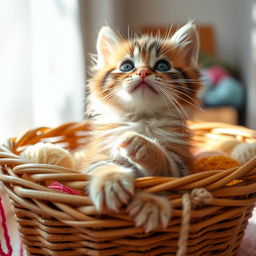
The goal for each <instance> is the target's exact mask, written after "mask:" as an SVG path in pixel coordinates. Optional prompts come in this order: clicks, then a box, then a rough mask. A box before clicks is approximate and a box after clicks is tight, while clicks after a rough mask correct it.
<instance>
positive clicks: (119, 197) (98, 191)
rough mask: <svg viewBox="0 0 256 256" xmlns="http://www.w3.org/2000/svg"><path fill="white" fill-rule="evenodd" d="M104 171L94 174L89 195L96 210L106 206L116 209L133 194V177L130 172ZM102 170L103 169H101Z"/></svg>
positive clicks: (124, 203)
mask: <svg viewBox="0 0 256 256" xmlns="http://www.w3.org/2000/svg"><path fill="white" fill-rule="evenodd" d="M122 170H124V169H121V171H113V172H111V171H106V173H104V174H102V173H99V174H95V175H94V176H93V177H92V179H91V183H90V186H89V194H90V197H91V199H92V201H93V203H94V205H95V207H96V209H97V210H98V211H100V210H102V208H103V207H106V208H107V209H109V210H113V211H118V209H120V208H121V207H122V206H123V205H126V204H127V203H128V202H129V200H130V198H131V197H132V196H133V194H134V181H133V180H134V177H133V174H132V173H131V172H127V171H126V172H124V171H122ZM103 172H104V171H103Z"/></svg>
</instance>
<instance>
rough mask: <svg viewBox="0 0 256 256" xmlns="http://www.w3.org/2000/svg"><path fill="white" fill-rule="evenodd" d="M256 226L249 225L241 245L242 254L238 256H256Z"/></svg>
mask: <svg viewBox="0 0 256 256" xmlns="http://www.w3.org/2000/svg"><path fill="white" fill-rule="evenodd" d="M255 237H256V224H254V223H253V222H251V223H249V224H248V226H247V228H246V230H245V235H244V238H243V241H242V243H241V247H240V252H239V253H238V255H237V256H255V255H256V238H255Z"/></svg>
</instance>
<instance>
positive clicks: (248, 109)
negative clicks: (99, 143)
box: [0, 0, 256, 140]
mask: <svg viewBox="0 0 256 256" xmlns="http://www.w3.org/2000/svg"><path fill="white" fill-rule="evenodd" d="M0 7H1V8H0V34H1V39H0V74H1V75H0V84H1V85H0V97H1V98H0V99H1V100H0V119H1V125H0V139H1V140H3V139H5V138H7V137H10V136H19V135H20V134H21V133H23V132H25V131H27V130H29V129H31V128H34V127H38V126H58V125H60V124H62V123H64V122H69V121H80V120H82V119H83V112H84V97H85V84H86V71H87V70H88V64H89V62H88V54H89V53H95V42H96V37H97V33H98V31H99V29H100V27H101V26H102V25H105V24H107V25H109V26H111V27H113V28H114V29H118V30H119V31H120V32H121V33H123V34H124V35H127V32H128V27H129V30H130V31H134V32H138V33H142V32H143V33H147V32H152V31H153V32H154V31H157V30H159V29H160V31H163V30H164V29H166V28H169V27H170V26H171V25H172V24H174V25H175V26H181V25H183V24H184V23H186V22H187V21H188V20H194V21H195V22H196V24H197V25H198V29H199V33H200V41H201V53H200V69H201V72H202V80H203V83H204V89H203V91H202V93H201V99H202V107H203V109H204V111H200V112H198V113H197V114H196V118H197V119H200V120H207V121H225V122H228V123H233V124H242V125H246V126H248V127H251V128H254V129H255V128H256V118H255V117H256V115H255V112H256V74H255V73H256V69H255V67H256V51H255V50H256V49H255V48H256V23H255V22H256V4H255V2H254V1H253V0H243V1H241V0H215V1H211V0H190V1H187V0H158V1H155V0H130V1H126V0H80V1H79V0H44V1H39V0H23V1H20V0H8V1H6V0H0Z"/></svg>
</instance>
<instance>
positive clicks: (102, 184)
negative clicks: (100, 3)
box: [83, 23, 200, 232]
mask: <svg viewBox="0 0 256 256" xmlns="http://www.w3.org/2000/svg"><path fill="white" fill-rule="evenodd" d="M198 51H199V40H198V34H197V31H196V28H195V26H194V24H192V23H187V24H186V25H185V26H183V27H181V28H180V29H179V30H178V31H177V32H175V33H174V35H173V36H171V37H170V36H169V35H167V36H166V37H164V38H159V37H153V36H147V35H144V36H141V37H135V38H132V39H130V38H129V39H127V40H125V39H123V38H121V37H120V36H119V35H117V34H116V33H115V32H114V31H112V30H111V29H110V28H109V27H103V28H102V29H101V30H100V32H99V35H98V40H97V63H96V65H95V67H94V69H93V75H92V78H91V79H90V81H89V90H90V95H89V107H88V112H87V114H88V115H90V116H92V117H93V130H92V137H91V141H90V143H89V144H88V146H87V148H86V149H87V150H86V154H85V158H84V159H83V165H85V166H86V168H85V172H86V173H89V174H91V181H90V185H89V194H90V197H91V199H92V201H93V203H94V205H95V206H96V208H97V209H98V210H99V211H100V210H101V209H102V207H106V208H108V209H110V210H114V211H118V209H120V207H122V206H124V205H127V206H128V207H127V210H128V211H129V214H130V215H131V216H132V217H134V219H135V223H136V225H137V226H142V225H143V226H145V229H146V231H147V232H148V231H150V230H152V229H155V228H156V227H158V226H163V227H166V226H167V224H168V221H169V218H170V214H171V207H170V203H169V202H168V200H167V199H166V198H164V197H161V196H158V195H152V194H149V193H144V192H136V193H135V191H134V178H136V177H141V176H175V177H181V176H185V175H187V174H188V173H189V170H191V169H192V160H191V159H192V157H191V153H190V144H189V139H190V133H189V129H188V127H187V126H186V120H187V119H188V116H189V111H190V110H191V109H192V107H196V106H197V97H196V93H197V91H198V90H199V88H200V82H199V72H198V67H197V59H198Z"/></svg>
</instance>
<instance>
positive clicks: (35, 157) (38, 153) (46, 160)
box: [21, 142, 74, 169]
mask: <svg viewBox="0 0 256 256" xmlns="http://www.w3.org/2000/svg"><path fill="white" fill-rule="evenodd" d="M21 156H22V157H24V158H26V159H28V160H30V161H33V162H35V163H42V164H54V165H58V166H62V167H66V168H70V169H73V168H74V163H73V157H72V155H71V153H70V152H69V151H67V150H65V149H63V148H61V147H60V146H58V145H54V144H52V143H43V142H39V143H36V144H34V145H31V146H28V147H27V148H26V149H25V150H24V151H23V152H22V153H21Z"/></svg>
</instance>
